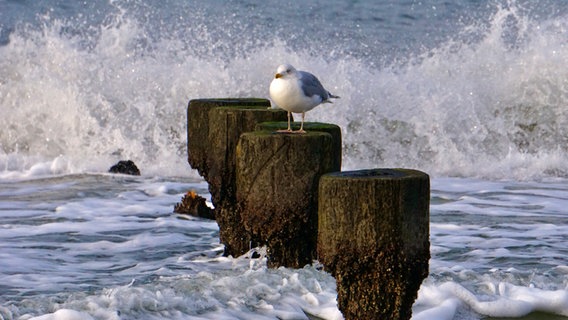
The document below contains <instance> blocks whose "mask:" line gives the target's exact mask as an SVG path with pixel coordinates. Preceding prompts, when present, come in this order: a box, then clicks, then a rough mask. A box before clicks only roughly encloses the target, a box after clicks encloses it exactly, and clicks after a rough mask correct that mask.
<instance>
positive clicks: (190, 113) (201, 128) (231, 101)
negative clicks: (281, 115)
mask: <svg viewBox="0 0 568 320" xmlns="http://www.w3.org/2000/svg"><path fill="white" fill-rule="evenodd" d="M241 106H248V107H258V108H269V107H270V101H269V100H267V99H258V98H246V99H235V98H225V99H193V100H190V101H189V104H188V106H187V161H188V162H189V165H191V167H192V168H193V169H196V170H197V171H198V172H199V174H200V175H201V176H202V177H204V178H205V179H206V180H207V173H208V170H207V167H206V161H207V155H208V152H207V148H208V144H207V143H205V142H206V141H207V138H208V136H209V111H211V109H213V108H217V107H237V108H238V107H241Z"/></svg>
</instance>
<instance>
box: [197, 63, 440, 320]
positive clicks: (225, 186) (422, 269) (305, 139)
mask: <svg viewBox="0 0 568 320" xmlns="http://www.w3.org/2000/svg"><path fill="white" fill-rule="evenodd" d="M269 92H270V98H271V100H272V102H273V103H274V104H276V106H277V107H278V108H277V109H276V108H271V107H269V106H270V103H269V101H268V100H263V99H242V101H240V100H241V99H202V100H192V101H190V103H189V106H188V159H189V162H190V164H191V165H192V167H193V168H195V169H197V170H198V171H199V173H200V174H201V175H202V176H203V177H204V178H205V180H206V181H207V182H208V183H209V189H210V192H211V196H212V201H213V204H214V205H215V218H216V220H217V223H218V224H219V230H220V231H219V233H220V238H221V242H222V243H223V244H224V245H225V254H226V255H233V256H238V255H242V254H245V253H249V252H250V251H249V250H251V249H253V248H254V247H256V246H265V247H266V249H267V250H266V258H267V264H268V266H269V267H271V268H277V267H281V266H283V267H289V268H302V267H304V266H305V265H306V264H310V263H312V262H313V261H314V260H316V259H318V260H319V261H320V262H322V263H323V265H324V267H325V270H326V271H328V272H330V273H331V274H332V275H333V276H334V277H335V278H336V281H337V291H338V307H339V309H340V310H341V312H342V313H343V315H344V317H345V319H347V320H349V319H410V317H411V312H412V310H411V307H412V304H413V302H414V300H415V299H416V296H417V292H418V289H419V287H420V284H421V282H422V280H423V279H424V278H425V277H426V276H427V274H428V260H429V257H430V252H429V196H430V189H429V177H428V175H427V174H425V173H422V172H420V171H416V170H409V169H370V170H359V171H346V172H342V171H341V157H342V151H341V146H342V142H341V129H340V128H339V127H338V126H337V125H334V124H328V123H314V122H305V121H304V120H305V113H306V112H308V111H310V110H312V109H313V108H315V107H316V106H318V105H320V104H322V103H331V99H337V98H339V97H338V96H336V95H334V94H332V93H331V92H329V91H328V90H326V89H325V88H324V87H323V85H322V84H321V82H320V81H319V79H318V78H317V77H316V76H314V75H313V74H311V73H309V72H306V71H300V70H296V69H295V68H294V67H293V66H291V65H289V64H283V65H280V66H279V67H278V68H277V71H276V74H275V76H274V79H273V80H272V82H271V84H270V88H269ZM253 101H254V103H252V102H253ZM249 103H251V104H255V106H251V105H247V104H249ZM256 103H258V105H256ZM293 113H297V114H301V117H302V118H301V122H300V123H294V122H293V118H292V114H293ZM190 141H191V142H190Z"/></svg>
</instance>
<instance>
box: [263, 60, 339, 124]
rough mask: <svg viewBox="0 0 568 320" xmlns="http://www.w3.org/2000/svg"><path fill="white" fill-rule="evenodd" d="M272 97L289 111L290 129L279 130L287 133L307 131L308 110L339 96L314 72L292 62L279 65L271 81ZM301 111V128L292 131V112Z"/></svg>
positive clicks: (278, 104)
mask: <svg viewBox="0 0 568 320" xmlns="http://www.w3.org/2000/svg"><path fill="white" fill-rule="evenodd" d="M270 98H271V99H272V101H274V103H275V104H276V105H277V106H278V107H280V108H282V109H284V110H286V111H288V129H286V130H278V132H287V133H306V131H304V117H305V115H306V112H307V111H310V110H312V109H313V108H315V107H317V106H318V105H320V104H322V103H332V102H331V101H330V100H329V99H330V98H339V97H338V96H335V95H333V94H331V93H330V92H329V91H327V90H326V89H325V88H324V87H323V86H322V84H321V82H320V81H319V80H318V78H316V76H314V75H313V74H311V73H309V72H306V71H300V70H296V68H294V67H293V66H292V65H290V64H282V65H280V66H278V69H277V70H276V75H274V79H273V80H272V82H271V83H270ZM292 112H294V113H301V114H302V123H301V124H300V129H299V130H297V131H292V128H291V127H290V117H291V113H292Z"/></svg>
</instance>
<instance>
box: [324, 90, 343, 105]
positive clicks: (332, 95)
mask: <svg viewBox="0 0 568 320" xmlns="http://www.w3.org/2000/svg"><path fill="white" fill-rule="evenodd" d="M327 95H328V97H327V99H325V100H324V101H323V103H333V101H331V100H329V99H332V98H333V99H339V96H336V95H334V94H332V93H331V92H329V91H328V92H327Z"/></svg>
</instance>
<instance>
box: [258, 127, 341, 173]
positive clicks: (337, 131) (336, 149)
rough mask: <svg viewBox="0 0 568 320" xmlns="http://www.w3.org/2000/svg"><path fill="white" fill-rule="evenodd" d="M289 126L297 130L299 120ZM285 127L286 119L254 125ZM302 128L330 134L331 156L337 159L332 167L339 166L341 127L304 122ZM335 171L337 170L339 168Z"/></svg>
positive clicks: (275, 129)
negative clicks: (331, 141) (331, 143)
mask: <svg viewBox="0 0 568 320" xmlns="http://www.w3.org/2000/svg"><path fill="white" fill-rule="evenodd" d="M291 126H292V130H298V129H300V122H292V125H291ZM286 128H288V122H287V121H282V122H277V121H272V122H261V123H259V124H257V125H256V130H268V131H277V130H281V129H286ZM304 130H306V132H311V131H319V132H327V133H329V134H330V135H331V138H332V139H333V154H334V157H333V158H334V159H335V160H337V161H338V162H337V163H334V164H333V165H334V167H337V168H341V152H342V151H341V150H342V141H341V128H340V127H339V126H338V125H335V124H331V123H322V122H304ZM337 171H339V169H338V170H337Z"/></svg>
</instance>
